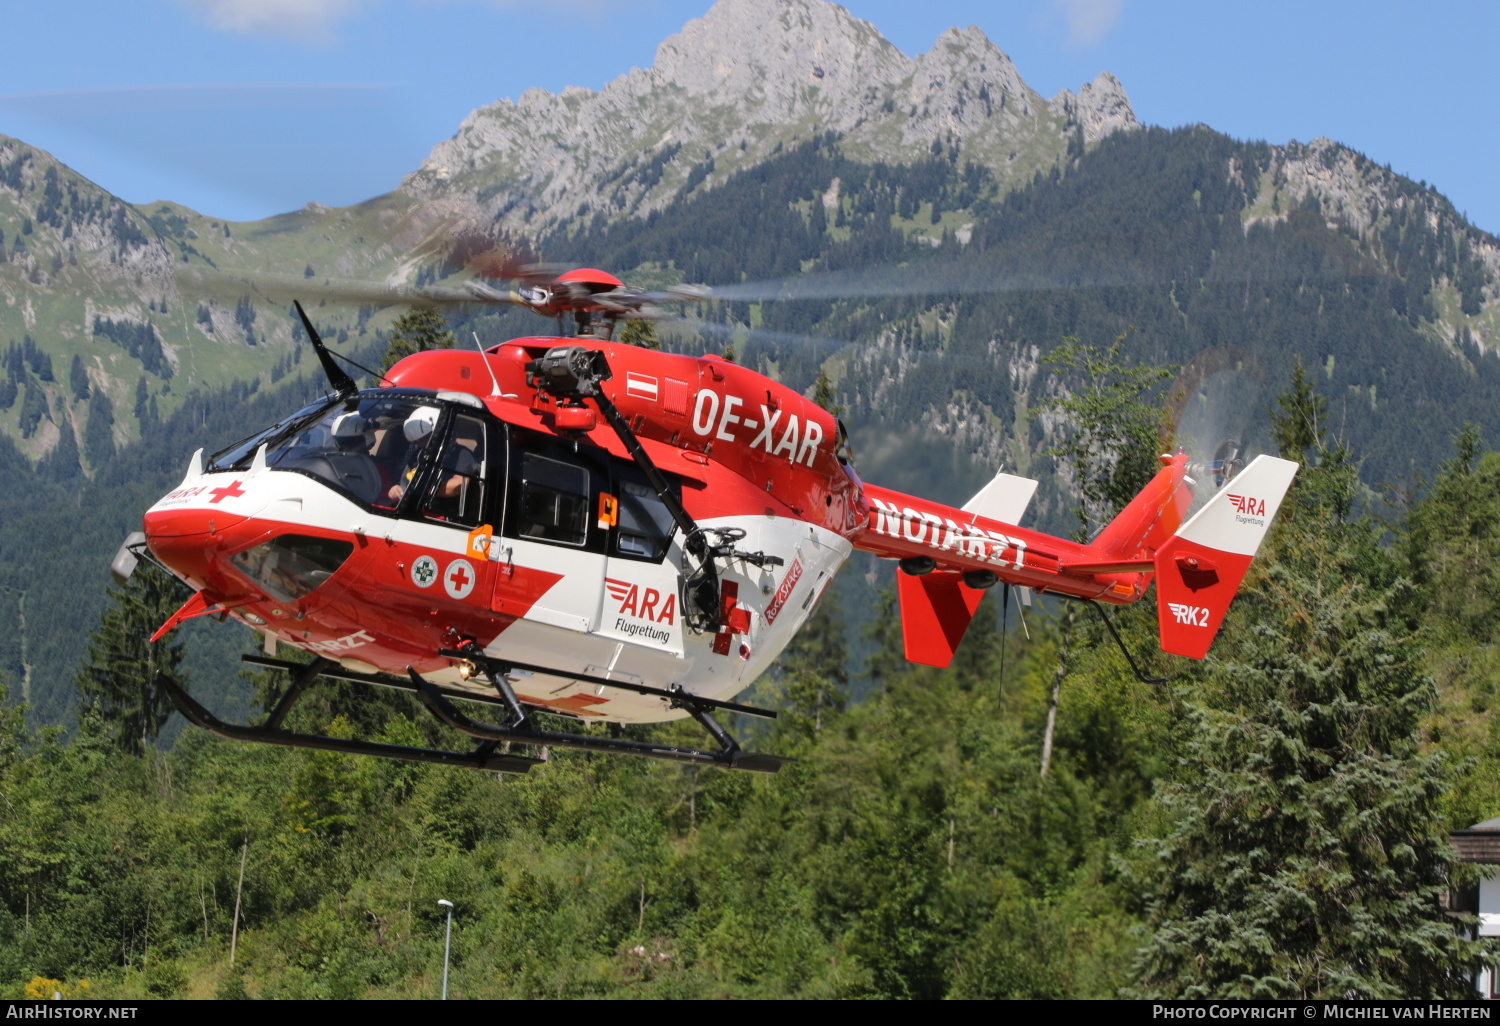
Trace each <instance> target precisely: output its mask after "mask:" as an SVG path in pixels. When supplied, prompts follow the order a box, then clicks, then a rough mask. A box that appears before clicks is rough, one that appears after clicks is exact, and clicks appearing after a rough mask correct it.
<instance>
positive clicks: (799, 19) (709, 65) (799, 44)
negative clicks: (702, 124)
mask: <svg viewBox="0 0 1500 1026" xmlns="http://www.w3.org/2000/svg"><path fill="white" fill-rule="evenodd" d="M908 63H909V62H908V60H907V58H906V57H905V55H903V54H902V53H901V51H900V50H898V49H896V47H895V46H893V45H892V44H891V43H890V42H889V41H888V40H886V38H885V37H884V36H882V35H881V34H880V32H879V31H878V30H877V29H876V28H875V26H873V25H871V24H870V23H869V22H867V21H861V20H859V19H858V18H855V17H854V16H853V15H851V14H850V13H849V12H848V11H846V10H845V9H844V8H842V7H840V6H838V5H837V4H832V3H827V2H825V0H775V2H774V3H771V4H767V3H766V2H765V0H719V2H718V3H716V4H714V5H713V7H711V8H710V9H709V11H708V13H707V14H705V15H704V16H703V17H701V18H694V19H693V20H692V21H689V22H688V23H687V24H686V25H684V26H683V28H682V31H681V32H679V33H677V34H676V35H674V36H671V37H669V38H667V39H666V40H664V41H663V42H662V44H661V45H660V46H659V47H657V50H656V64H655V68H654V72H655V75H656V76H657V78H658V80H659V81H661V82H662V83H663V84H667V85H673V86H677V87H678V88H680V89H682V90H684V91H685V92H687V93H689V94H691V95H695V96H706V97H709V98H711V99H714V100H719V101H723V100H728V101H730V102H735V101H738V100H742V99H745V98H750V97H756V96H764V97H766V98H767V99H771V98H777V99H779V100H780V101H781V102H780V103H775V104H773V106H774V107H776V108H779V109H780V112H785V111H787V110H789V109H793V108H795V106H796V105H797V101H798V99H799V94H802V93H804V92H805V91H807V90H809V89H812V90H817V92H818V93H821V94H822V95H823V97H824V98H827V99H832V100H833V102H834V103H835V104H837V103H838V101H840V100H846V99H849V98H852V97H856V96H857V95H858V94H859V93H860V92H861V91H862V90H863V89H864V88H865V86H866V85H867V84H868V83H869V82H870V81H871V80H875V81H879V80H881V79H883V78H888V77H890V76H891V75H892V74H899V72H900V71H901V70H902V69H903V68H904V66H905V65H906V64H908ZM768 113H769V112H768Z"/></svg>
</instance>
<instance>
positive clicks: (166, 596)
mask: <svg viewBox="0 0 1500 1026" xmlns="http://www.w3.org/2000/svg"><path fill="white" fill-rule="evenodd" d="M109 599H110V604H109V608H107V609H106V610H105V611H104V613H103V614H102V615H101V616H100V618H99V626H98V627H96V628H95V629H94V632H93V634H92V635H91V636H90V637H89V644H88V651H89V654H88V660H87V662H85V664H84V665H83V667H82V669H81V670H80V671H79V673H78V678H77V684H78V690H79V691H80V692H81V693H82V694H83V696H84V698H85V700H86V701H87V702H88V703H89V704H90V705H92V706H93V707H94V708H95V709H96V710H97V711H98V712H99V713H100V714H101V715H102V716H103V717H104V719H105V721H106V722H107V723H108V724H109V726H110V731H111V733H112V735H113V740H114V744H115V746H116V747H117V748H119V749H121V750H123V751H127V752H130V753H132V754H136V755H139V754H141V753H142V752H144V751H145V750H146V748H147V747H148V746H149V745H150V744H151V742H152V741H153V740H154V739H155V738H156V735H157V734H158V733H160V732H161V728H162V725H163V724H165V723H166V721H167V718H168V717H169V716H171V714H172V704H171V700H170V699H169V698H168V697H167V695H166V693H165V692H164V691H163V690H162V689H161V688H160V687H159V686H158V684H157V681H156V677H157V674H158V673H160V674H162V675H163V676H165V677H167V678H168V679H170V680H172V681H175V682H176V683H177V684H179V685H181V686H184V687H185V686H186V683H187V679H186V675H185V673H184V671H183V669H182V642H180V641H171V640H163V641H161V642H158V643H156V644H154V645H153V644H152V643H151V642H150V641H148V640H147V639H148V638H150V637H151V635H152V633H153V632H155V630H156V629H157V628H158V627H160V626H161V625H162V624H163V623H164V622H165V621H166V619H167V618H168V617H169V616H171V615H172V613H173V612H175V611H176V609H177V607H178V606H180V605H181V604H182V594H181V591H180V589H178V588H177V586H176V583H175V582H174V581H173V580H172V579H171V578H170V577H168V576H167V575H166V574H165V573H163V572H162V571H160V570H158V569H156V567H154V566H152V565H151V564H149V563H144V562H143V563H141V564H140V566H139V567H138V568H137V569H136V572H135V573H134V574H132V575H131V577H130V581H129V582H128V583H127V584H126V585H125V587H123V588H112V589H111V590H110V593H109Z"/></svg>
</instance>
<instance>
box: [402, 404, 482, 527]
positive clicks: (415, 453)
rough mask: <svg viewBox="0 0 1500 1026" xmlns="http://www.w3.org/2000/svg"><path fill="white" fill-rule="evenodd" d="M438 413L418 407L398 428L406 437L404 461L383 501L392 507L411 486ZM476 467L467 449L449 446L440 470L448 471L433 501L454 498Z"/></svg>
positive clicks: (428, 407) (434, 410) (477, 463)
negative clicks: (385, 499)
mask: <svg viewBox="0 0 1500 1026" xmlns="http://www.w3.org/2000/svg"><path fill="white" fill-rule="evenodd" d="M437 418H438V411H437V409H436V408H435V407H432V406H419V407H417V408H416V409H415V410H413V411H412V412H411V415H410V416H409V417H407V418H406V423H405V424H404V425H403V426H402V429H401V430H402V433H403V434H404V435H405V436H406V443H407V444H406V461H405V466H404V468H403V469H402V471H401V477H400V479H399V480H398V481H397V482H396V483H395V484H393V485H391V487H390V488H389V489H388V490H387V491H386V498H388V499H389V500H390V501H391V503H392V504H395V503H397V502H399V501H400V500H401V496H403V495H405V494H406V489H407V488H409V487H410V486H411V482H412V479H413V478H414V477H416V474H417V469H418V468H419V467H420V466H421V462H422V453H423V452H425V451H426V449H427V443H428V442H429V441H431V439H432V433H433V430H434V429H435V428H436V427H437ZM478 468H479V461H478V459H476V458H475V456H474V454H473V453H472V452H470V451H469V449H468V448H466V447H465V446H462V445H455V446H453V451H452V452H450V453H449V454H448V457H447V458H446V459H445V460H444V461H443V469H444V470H445V471H448V472H449V476H448V477H447V478H446V479H444V481H443V483H442V485H441V487H440V488H439V489H438V491H437V493H436V495H435V496H434V497H435V498H440V499H451V498H453V497H454V496H456V495H458V494H459V492H460V491H461V490H462V488H463V486H464V482H465V480H466V479H467V478H470V477H472V476H473V475H474V474H475V473H476V472H477V471H478Z"/></svg>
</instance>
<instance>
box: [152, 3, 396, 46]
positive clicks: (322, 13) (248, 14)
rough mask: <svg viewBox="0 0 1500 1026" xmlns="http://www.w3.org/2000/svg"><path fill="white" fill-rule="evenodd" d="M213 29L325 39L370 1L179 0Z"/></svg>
mask: <svg viewBox="0 0 1500 1026" xmlns="http://www.w3.org/2000/svg"><path fill="white" fill-rule="evenodd" d="M181 2H182V3H184V4H186V5H187V6H188V7H190V8H192V9H194V10H196V11H198V12H199V13H200V14H202V15H203V16H204V17H206V18H207V19H208V20H209V22H211V23H212V24H213V25H214V27H216V28H220V29H223V30H225V31H226V32H238V33H243V34H246V35H258V36H293V37H301V38H304V39H309V40H318V41H323V40H326V39H327V38H328V37H329V35H330V30H331V29H332V28H333V26H334V24H335V23H336V22H338V21H339V20H340V19H342V18H343V17H344V16H345V15H347V14H349V12H351V11H353V10H354V9H355V8H356V7H360V6H367V5H368V4H369V2H370V0H181Z"/></svg>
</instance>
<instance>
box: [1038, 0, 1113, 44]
mask: <svg viewBox="0 0 1500 1026" xmlns="http://www.w3.org/2000/svg"><path fill="white" fill-rule="evenodd" d="M1052 6H1053V7H1055V8H1058V9H1060V10H1061V11H1062V14H1063V18H1064V19H1066V21H1067V23H1068V44H1069V45H1070V46H1093V45H1094V44H1096V43H1098V42H1100V41H1101V40H1103V39H1104V37H1105V36H1106V35H1108V34H1109V30H1110V29H1112V28H1114V27H1115V22H1117V21H1119V20H1120V9H1121V8H1122V7H1123V6H1124V0H1052Z"/></svg>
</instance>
